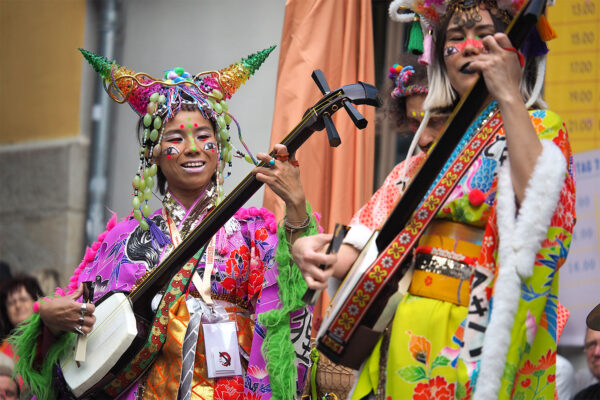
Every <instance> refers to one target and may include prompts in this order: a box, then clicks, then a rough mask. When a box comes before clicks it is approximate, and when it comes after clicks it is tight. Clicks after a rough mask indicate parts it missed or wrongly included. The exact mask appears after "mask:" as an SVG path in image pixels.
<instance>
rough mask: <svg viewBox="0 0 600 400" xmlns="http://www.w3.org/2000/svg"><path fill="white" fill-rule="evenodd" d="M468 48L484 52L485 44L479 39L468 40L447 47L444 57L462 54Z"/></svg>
mask: <svg viewBox="0 0 600 400" xmlns="http://www.w3.org/2000/svg"><path fill="white" fill-rule="evenodd" d="M467 46H471V47H474V48H476V49H478V50H483V42H482V41H481V39H479V37H477V38H475V39H472V38H468V39H465V40H463V41H462V42H460V43H457V44H455V45H451V46H447V47H446V48H445V49H444V57H450V56H451V55H454V54H456V53H458V52H461V53H462V52H463V51H464V50H465V47H467Z"/></svg>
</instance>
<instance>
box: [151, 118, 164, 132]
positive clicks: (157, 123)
mask: <svg viewBox="0 0 600 400" xmlns="http://www.w3.org/2000/svg"><path fill="white" fill-rule="evenodd" d="M153 126H154V129H160V127H161V126H162V120H161V119H160V117H156V118H154V125H153Z"/></svg>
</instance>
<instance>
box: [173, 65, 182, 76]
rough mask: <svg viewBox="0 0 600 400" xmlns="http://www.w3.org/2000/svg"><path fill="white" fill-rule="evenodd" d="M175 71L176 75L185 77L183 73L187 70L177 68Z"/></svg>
mask: <svg viewBox="0 0 600 400" xmlns="http://www.w3.org/2000/svg"><path fill="white" fill-rule="evenodd" d="M173 71H175V73H176V74H177V75H179V76H181V75H183V73H184V72H185V69H183V68H181V67H177V68H175V69H174V70H173Z"/></svg>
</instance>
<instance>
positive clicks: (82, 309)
mask: <svg viewBox="0 0 600 400" xmlns="http://www.w3.org/2000/svg"><path fill="white" fill-rule="evenodd" d="M79 309H80V310H81V315H82V316H84V315H86V314H87V305H86V303H81V307H79Z"/></svg>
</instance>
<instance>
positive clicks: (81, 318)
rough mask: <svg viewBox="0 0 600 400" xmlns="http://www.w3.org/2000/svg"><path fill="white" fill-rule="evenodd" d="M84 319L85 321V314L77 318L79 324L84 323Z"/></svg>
mask: <svg viewBox="0 0 600 400" xmlns="http://www.w3.org/2000/svg"><path fill="white" fill-rule="evenodd" d="M83 321H84V319H83V315H82V316H81V317H79V319H78V320H77V323H78V324H79V325H83Z"/></svg>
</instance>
